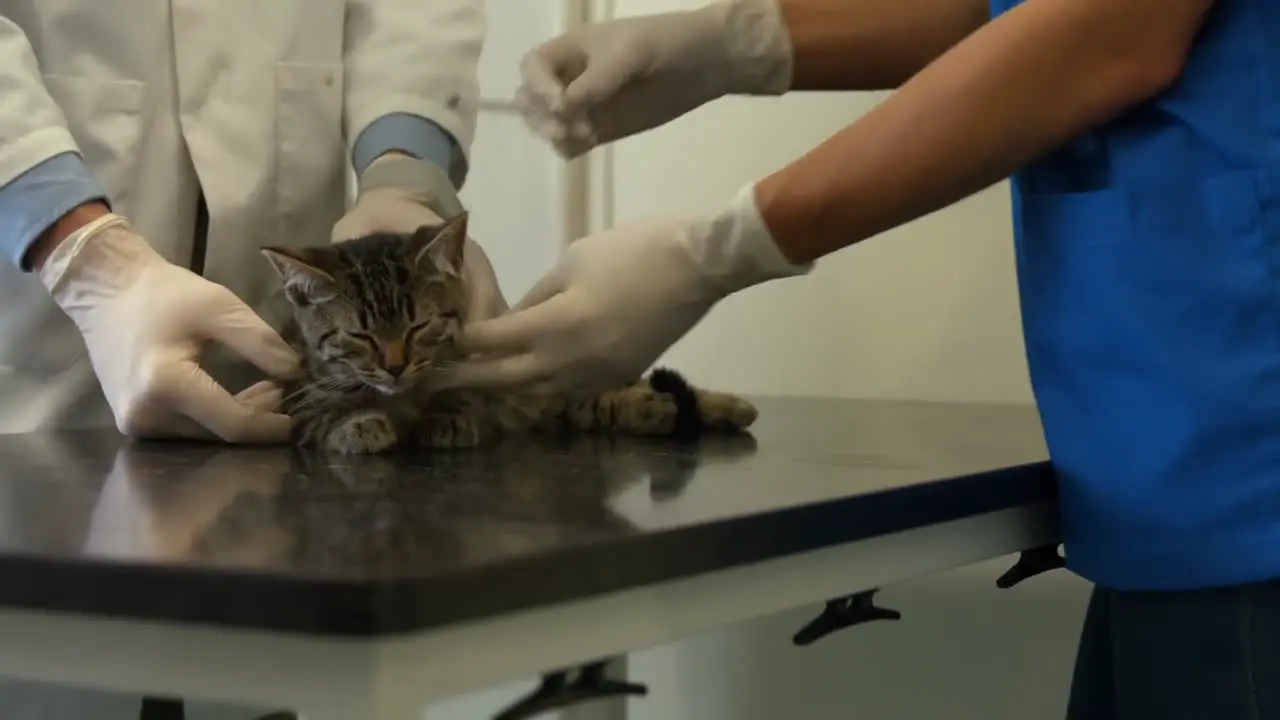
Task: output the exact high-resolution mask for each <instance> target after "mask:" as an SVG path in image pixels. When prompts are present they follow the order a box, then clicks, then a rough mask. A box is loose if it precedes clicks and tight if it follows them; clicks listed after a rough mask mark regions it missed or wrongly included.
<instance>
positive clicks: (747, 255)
mask: <svg viewBox="0 0 1280 720" xmlns="http://www.w3.org/2000/svg"><path fill="white" fill-rule="evenodd" d="M689 239H690V243H689V245H690V251H691V253H692V255H693V258H694V261H695V262H696V263H697V265H698V267H699V268H700V269H701V270H702V272H703V273H704V275H705V276H706V277H707V279H708V280H709V281H710V282H711V283H712V284H713V285H715V286H716V287H717V288H719V289H720V290H721V291H722V292H723V293H724V294H725V295H728V294H730V293H734V292H737V291H739V290H743V289H745V288H748V287H751V286H753V285H759V284H760V283H763V282H768V281H769V280H777V279H781V278H787V277H795V276H797V275H805V274H807V273H808V272H809V271H810V270H812V269H813V263H804V264H801V265H796V264H794V263H792V262H791V261H790V260H787V258H786V256H785V255H783V254H782V251H781V250H779V249H778V244H777V242H775V241H774V239H773V235H772V234H771V233H770V232H769V228H768V226H767V225H765V224H764V218H763V217H762V216H761V215H760V209H759V207H758V206H757V205H756V198H755V185H747V186H746V187H743V188H742V189H741V190H739V191H738V194H737V195H735V196H734V199H733V202H732V203H730V204H729V206H728V207H727V208H725V209H724V210H722V211H720V212H719V213H717V214H716V215H713V216H712V217H711V218H710V219H708V220H705V221H703V222H701V223H698V224H696V225H694V227H693V229H692V232H691V233H690V236H689Z"/></svg>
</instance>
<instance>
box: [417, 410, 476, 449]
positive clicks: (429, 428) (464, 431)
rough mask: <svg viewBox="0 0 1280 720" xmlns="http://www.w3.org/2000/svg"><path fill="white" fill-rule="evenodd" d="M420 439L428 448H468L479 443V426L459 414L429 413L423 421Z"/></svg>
mask: <svg viewBox="0 0 1280 720" xmlns="http://www.w3.org/2000/svg"><path fill="white" fill-rule="evenodd" d="M422 440H423V444H425V445H426V446H427V447H429V448H434V449H437V450H445V449H449V448H469V447H475V446H476V445H479V444H480V428H479V427H478V426H477V424H476V422H475V421H473V420H472V419H471V418H468V417H464V416H461V415H430V416H428V417H427V418H426V420H425V421H424V422H423V427H422Z"/></svg>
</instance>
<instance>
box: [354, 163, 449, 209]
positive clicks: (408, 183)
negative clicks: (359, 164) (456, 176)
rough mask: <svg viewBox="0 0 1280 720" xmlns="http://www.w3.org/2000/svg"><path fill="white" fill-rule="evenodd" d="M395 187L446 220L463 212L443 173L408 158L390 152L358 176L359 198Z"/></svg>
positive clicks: (431, 164)
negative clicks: (375, 191)
mask: <svg viewBox="0 0 1280 720" xmlns="http://www.w3.org/2000/svg"><path fill="white" fill-rule="evenodd" d="M384 188H395V189H397V190H401V191H403V192H406V193H407V194H408V196H409V197H410V198H411V199H413V200H414V201H416V202H418V203H421V204H422V205H425V206H426V207H428V208H430V209H431V210H432V212H434V213H435V214H436V215H439V216H440V217H441V219H444V220H449V219H451V218H454V217H457V216H458V215H461V214H462V212H463V211H464V210H465V208H463V206H462V201H461V200H460V199H458V191H457V189H455V188H454V186H453V182H452V181H451V180H449V176H448V175H446V174H445V173H444V171H443V170H441V169H440V168H438V167H436V166H435V165H434V164H433V163H429V162H425V161H422V160H419V159H417V158H415V157H412V156H409V155H401V154H399V153H392V154H387V155H383V156H382V157H380V158H378V159H377V160H374V161H373V162H372V163H370V164H369V167H367V168H365V171H364V174H363V175H361V176H360V191H359V194H360V195H364V194H365V193H367V192H370V191H372V190H379V189H384Z"/></svg>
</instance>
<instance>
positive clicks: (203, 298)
mask: <svg viewBox="0 0 1280 720" xmlns="http://www.w3.org/2000/svg"><path fill="white" fill-rule="evenodd" d="M39 274H40V280H41V281H42V282H43V283H44V285H45V287H46V288H48V290H49V293H50V295H51V296H52V297H53V299H54V301H55V302H56V303H57V304H58V306H59V307H61V308H62V310H63V311H64V312H66V313H67V315H68V316H70V318H71V319H72V321H74V322H75V324H76V326H77V327H78V328H79V329H80V333H81V335H83V337H84V342H85V346H86V348H87V349H88V353H89V360H90V362H91V363H92V365H93V370H94V373H95V374H96V375H97V376H98V381H99V382H100V383H101V385H102V390H103V393H104V394H105V396H106V399H107V402H108V404H110V406H111V410H112V412H113V414H114V415H115V419H116V427H117V428H119V430H120V431H121V432H122V433H125V434H126V435H132V436H142V437H162V436H169V437H173V436H181V437H217V438H220V439H222V440H225V441H229V442H246V443H274V442H282V441H285V440H287V439H288V437H289V429H290V420H289V418H288V417H287V416H284V415H280V414H276V413H274V412H272V410H274V409H275V406H276V405H277V404H278V402H279V391H278V390H277V389H276V388H275V387H274V385H273V384H272V383H271V382H270V381H264V382H262V383H259V384H257V385H254V386H253V387H251V388H249V389H247V390H245V391H244V392H242V393H241V394H240V395H239V396H237V397H232V396H231V395H230V394H228V393H227V391H226V390H224V389H223V388H222V387H221V386H219V385H218V384H217V383H216V382H214V380H213V378H211V377H209V375H208V374H206V373H205V371H204V370H202V369H201V368H200V365H199V364H198V357H199V354H200V350H201V348H202V346H203V345H204V344H205V342H207V341H209V340H217V341H219V342H221V343H223V344H225V345H227V346H228V347H230V348H231V349H232V350H234V351H236V352H237V353H238V354H240V355H241V356H243V357H244V358H245V359H247V360H249V361H250V362H252V363H253V364H254V365H256V366H258V368H260V369H261V370H262V371H263V372H265V373H267V374H268V375H271V376H273V377H276V378H289V377H291V376H293V375H294V374H295V373H297V372H298V371H299V369H300V359H299V358H298V356H297V355H296V354H295V353H294V352H293V350H292V349H291V348H290V347H289V346H288V345H287V344H286V343H285V342H284V340H282V339H281V338H280V336H279V335H278V334H276V332H275V331H274V330H272V329H271V327H270V326H269V325H267V324H266V322H264V321H263V320H262V318H260V317H258V315H257V314H256V313H254V312H253V310H251V309H250V308H249V307H248V306H246V305H245V304H244V303H242V302H241V301H240V299H239V298H237V297H236V296H235V294H234V293H232V292H231V291H230V290H228V289H226V288H224V287H222V286H221V285H217V284H215V283H212V282H209V281H208V280H205V279H204V278H202V277H200V276H199V275H196V274H195V273H192V272H191V271H189V270H186V269H184V268H180V267H178V266H176V265H173V264H172V263H170V262H168V261H167V260H165V259H164V258H163V257H161V256H160V255H159V254H158V253H156V252H155V250H153V249H152V248H151V246H150V245H148V244H147V242H146V240H144V239H143V238H142V237H141V236H140V235H138V234H137V233H135V232H134V231H133V229H132V228H131V227H130V226H129V224H128V222H127V221H126V220H125V219H124V218H123V217H121V216H119V215H111V214H109V215H106V216H104V217H102V218H100V219H98V220H95V221H94V222H91V223H89V224H88V225H86V226H84V227H83V228H81V229H79V230H77V231H76V232H74V233H72V234H71V235H70V236H68V237H67V239H66V240H64V241H63V242H62V243H61V244H60V245H59V246H58V247H57V248H56V249H55V250H54V251H53V253H52V254H51V255H50V256H49V258H48V260H47V261H46V262H45V264H44V267H42V268H41V270H40V273H39Z"/></svg>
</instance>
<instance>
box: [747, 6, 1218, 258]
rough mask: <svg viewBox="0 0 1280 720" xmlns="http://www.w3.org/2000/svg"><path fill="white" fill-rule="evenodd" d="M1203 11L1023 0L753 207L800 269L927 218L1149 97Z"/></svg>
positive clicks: (1173, 69)
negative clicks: (921, 217)
mask: <svg viewBox="0 0 1280 720" xmlns="http://www.w3.org/2000/svg"><path fill="white" fill-rule="evenodd" d="M1211 4H1212V0H1127V1H1126V2H1123V3H1117V2H1113V1H1112V0H1029V1H1028V2H1027V3H1025V4H1024V5H1021V6H1019V7H1017V8H1015V9H1013V10H1011V11H1009V12H1007V13H1005V14H1004V15H1002V16H1000V17H999V18H998V19H996V20H995V21H992V22H990V23H988V24H987V25H986V26H984V27H983V28H982V29H980V30H979V31H977V32H976V33H974V34H973V35H972V36H970V37H969V38H967V39H966V40H964V41H962V42H961V43H960V44H958V45H957V46H956V47H954V48H952V49H951V50H949V51H947V52H946V53H945V54H943V56H942V57H940V58H939V59H938V60H937V61H936V62H935V63H933V64H932V65H930V66H929V67H927V68H926V69H925V70H923V71H921V72H920V73H919V74H917V75H916V76H915V77H914V78H913V79H912V80H910V81H909V82H908V83H906V84H905V85H904V86H903V87H902V89H901V90H899V91H898V92H897V93H895V94H894V96H893V97H891V98H889V99H888V100H886V101H885V102H884V103H882V104H881V105H879V106H878V107H877V108H876V109H874V110H873V111H871V112H870V113H868V114H867V115H865V116H863V117H862V118H861V119H859V120H858V121H857V122H855V123H854V124H853V125H851V126H849V127H847V128H845V129H844V130H842V131H841V132H839V133H837V134H836V135H835V136H833V137H832V138H830V139H828V140H827V141H826V142H824V143H823V144H821V145H819V146H818V147H817V148H815V149H814V150H812V151H811V152H809V153H808V154H806V155H804V156H803V157H801V158H800V159H798V160H796V161H795V162H793V163H791V164H790V165H788V166H787V167H785V168H783V169H782V170H780V171H778V172H776V173H774V174H773V175H771V176H769V177H767V178H765V179H764V180H762V181H760V183H758V184H757V186H756V200H757V203H758V204H759V206H760V209H761V213H762V215H763V216H764V219H765V222H766V224H767V225H768V226H769V229H770V230H771V232H772V233H773V236H774V238H775V239H777V241H778V245H779V247H780V248H781V249H782V251H783V253H784V254H785V255H786V256H787V257H788V258H789V259H791V260H792V261H795V262H807V261H810V260H814V259H816V258H819V257H821V256H823V255H826V254H828V253H831V252H834V251H836V250H838V249H840V248H843V247H845V246H848V245H851V244H853V243H855V242H859V241H861V240H863V239H865V238H868V237H871V236H873V235H876V234H878V233H880V232H883V231H885V230H888V229H890V228H893V227H896V226H897V225H900V224H902V223H905V222H908V221H910V220H913V219H915V218H918V217H920V216H923V215H926V214H928V213H931V212H933V211H935V210H938V209H941V208H943V207H945V206H947V205H949V204H951V203H953V202H956V201H958V200H960V199H963V198H964V197H967V196H968V195H971V194H973V193H975V192H977V191H979V190H981V189H983V188H985V187H987V186H990V185H992V184H994V183H996V182H998V181H1000V180H1002V179H1004V178H1006V177H1008V176H1009V175H1010V174H1011V173H1013V172H1015V171H1016V170H1017V169H1019V168H1020V167H1022V166H1024V165H1025V164H1027V163H1028V162H1030V161H1031V160H1033V159H1035V158H1036V157H1038V156H1040V155H1042V154H1043V153H1045V152H1048V151H1049V150H1051V149H1053V148H1055V147H1057V146H1059V145H1061V144H1062V143H1063V142H1066V141H1067V140H1069V139H1071V138H1072V137H1075V136H1077V135H1079V134H1080V133H1082V132H1085V131H1086V130H1088V129H1089V128H1091V127H1095V126H1097V125H1099V124H1101V123H1103V122H1105V121H1107V120H1109V119H1111V118H1113V117H1115V116H1117V115H1119V114H1121V113H1122V112H1124V111H1125V110H1126V109H1128V108H1130V107H1132V106H1133V105H1135V104H1137V103H1139V102H1141V101H1143V100H1145V99H1147V98H1149V97H1151V96H1153V95H1154V94H1156V93H1157V92H1159V91H1160V90H1161V89H1162V88H1164V87H1166V86H1167V85H1168V84H1169V83H1170V82H1172V81H1173V80H1174V79H1175V78H1176V77H1177V76H1178V74H1179V73H1180V72H1181V67H1182V63H1183V60H1184V59H1185V56H1186V52H1187V48H1188V47H1189V46H1190V44H1191V41H1192V39H1193V37H1194V35H1195V33H1196V31H1197V30H1198V29H1199V26H1200V24H1201V22H1202V21H1203V17H1204V14H1205V13H1206V12H1207V10H1208V7H1209V6H1210V5H1211Z"/></svg>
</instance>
